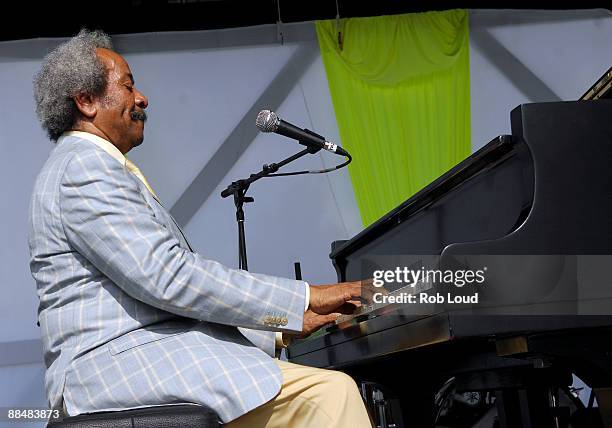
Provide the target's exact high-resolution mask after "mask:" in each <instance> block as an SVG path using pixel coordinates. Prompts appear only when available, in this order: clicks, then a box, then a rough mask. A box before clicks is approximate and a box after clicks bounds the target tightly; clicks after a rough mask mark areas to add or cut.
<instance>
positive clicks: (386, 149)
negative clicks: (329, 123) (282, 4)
mask: <svg viewBox="0 0 612 428" xmlns="http://www.w3.org/2000/svg"><path fill="white" fill-rule="evenodd" d="M316 27H317V36H318V39H319V46H320V49H321V55H322V57H323V63H324V64H325V70H326V73H327V79H328V82H329V89H330V92H331V97H332V102H333V105H334V110H335V113H336V120H337V122H338V128H339V131H340V139H341V141H342V146H344V147H345V148H346V149H348V150H349V151H350V153H351V154H352V155H353V158H354V160H353V163H352V164H351V165H350V166H349V173H350V176H351V181H352V184H353V189H354V191H355V197H356V200H357V204H358V206H359V210H360V212H361V218H362V220H363V224H364V225H365V226H368V225H369V224H371V223H373V222H374V221H376V220H377V219H378V218H380V217H381V216H382V215H384V214H385V213H386V212H388V211H390V210H391V209H393V208H395V207H396V206H397V205H399V204H400V203H401V202H403V201H404V200H406V199H407V198H408V197H410V196H411V195H413V194H414V193H416V192H417V191H418V190H420V189H421V188H423V187H424V186H425V185H427V184H428V183H430V182H431V181H433V180H434V179H435V178H437V177H438V176H440V175H441V174H442V173H444V172H445V171H447V170H448V169H450V168H451V167H452V166H454V165H456V164H457V163H458V162H460V161H461V160H463V159H464V158H465V157H467V156H468V155H469V154H470V152H471V143H470V73H469V29H468V14H467V12H466V11H465V10H451V11H444V12H427V13H415V14H406V15H394V16H380V17H373V18H350V19H343V20H341V21H340V26H339V28H337V26H336V20H328V21H318V22H317V24H316ZM338 30H340V31H341V32H342V34H343V44H342V48H340V46H339V43H338Z"/></svg>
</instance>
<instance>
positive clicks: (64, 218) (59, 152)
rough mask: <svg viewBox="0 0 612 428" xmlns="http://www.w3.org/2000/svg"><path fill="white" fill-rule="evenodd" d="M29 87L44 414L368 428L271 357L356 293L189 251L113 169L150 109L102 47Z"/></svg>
mask: <svg viewBox="0 0 612 428" xmlns="http://www.w3.org/2000/svg"><path fill="white" fill-rule="evenodd" d="M34 86H35V100H36V111H37V114H38V117H39V119H40V121H41V123H42V126H43V128H44V129H45V131H46V132H47V134H48V135H49V137H50V139H51V140H52V141H54V142H56V143H57V145H56V147H55V148H54V150H53V152H52V153H51V155H50V157H49V159H48V161H47V163H46V164H45V166H44V167H43V169H42V171H41V173H40V175H39V177H38V179H37V181H36V184H35V188H34V192H33V196H32V201H31V208H30V224H29V226H30V233H29V246H30V253H31V263H30V267H31V271H32V275H33V276H34V278H35V280H36V284H37V289H38V295H39V298H40V306H39V322H40V326H41V328H42V336H43V344H44V359H45V364H46V368H47V371H46V378H45V385H46V390H47V395H48V400H49V405H50V406H51V407H52V408H56V409H63V410H64V412H65V413H66V414H67V415H76V414H80V413H87V412H97V411H110V410H122V409H126V408H136V407H147V406H154V405H162V404H172V403H195V404H202V405H206V406H208V407H210V408H212V409H213V410H215V411H216V412H217V414H218V416H219V418H220V419H221V421H222V422H223V423H226V424H228V425H229V426H245V427H259V426H292V427H298V426H303V427H306V426H317V427H318V426H326V427H332V426H336V427H341V426H342V427H344V426H346V427H349V426H350V427H351V428H358V427H366V426H370V422H369V418H368V415H367V412H366V410H365V407H364V405H363V402H362V400H361V397H360V395H359V392H358V390H357V387H356V385H355V383H354V381H353V380H352V379H351V378H350V377H348V376H346V375H345V374H343V373H340V372H334V371H329V370H321V369H314V368H310V367H304V366H299V365H295V364H291V363H288V362H284V361H279V360H277V359H274V355H275V343H278V339H279V338H276V339H275V332H279V333H282V334H283V335H292V334H298V335H308V334H310V333H311V332H312V331H314V330H316V329H317V328H319V327H320V326H322V325H324V324H326V323H329V322H331V321H333V320H334V319H335V318H336V317H337V312H340V311H343V310H344V307H346V306H347V305H348V306H350V303H348V302H350V301H351V300H353V299H355V298H356V297H359V296H360V295H361V293H362V287H361V283H360V282H350V283H342V284H335V285H329V286H322V287H311V286H309V285H308V284H306V283H304V282H302V281H294V280H289V279H284V278H277V277H272V276H267V275H261V274H254V273H250V272H246V271H241V270H234V269H229V268H227V267H225V266H223V265H221V264H219V263H217V262H215V261H212V260H206V259H204V258H203V257H202V256H200V255H199V254H198V253H197V252H194V251H193V250H192V249H191V248H190V247H189V244H188V243H187V240H186V239H185V236H184V235H183V233H182V231H181V230H180V228H179V227H178V225H177V224H176V223H175V222H174V220H173V219H172V217H171V216H170V214H169V213H168V211H166V210H165V209H164V208H163V207H162V205H161V204H160V202H159V200H158V198H157V196H156V195H155V193H154V192H153V190H152V189H151V187H150V186H149V184H148V183H147V181H146V179H145V178H144V176H143V175H142V173H141V172H140V171H139V170H138V168H136V166H135V165H134V164H133V163H132V162H130V161H129V160H128V159H127V158H126V157H125V155H126V154H127V153H128V152H129V151H130V150H131V149H132V148H134V147H136V146H138V145H140V144H141V143H142V141H143V131H144V123H145V120H146V113H145V109H146V108H147V105H148V100H147V98H146V97H145V96H144V95H143V94H142V93H141V92H140V91H138V89H136V87H135V84H134V77H133V75H132V73H131V71H130V68H129V66H128V64H127V62H126V61H125V59H124V58H123V57H121V56H120V55H118V54H117V53H116V52H114V51H113V50H112V45H111V42H110V39H109V37H108V36H106V35H105V34H103V33H101V32H89V31H86V30H82V31H81V32H80V33H79V34H78V35H77V36H76V37H74V38H72V39H70V40H68V41H67V42H65V43H63V44H62V45H60V46H59V47H58V48H56V49H55V50H54V51H53V52H51V53H50V54H49V55H48V56H47V57H46V58H45V60H44V63H43V65H42V68H41V70H40V72H39V73H38V74H37V76H36V78H35V82H34ZM353 308H354V306H353ZM280 339H281V340H280V342H283V340H282V338H280Z"/></svg>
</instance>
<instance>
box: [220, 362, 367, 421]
mask: <svg viewBox="0 0 612 428" xmlns="http://www.w3.org/2000/svg"><path fill="white" fill-rule="evenodd" d="M277 363H278V365H279V366H280V369H281V371H282V373H283V386H282V387H281V390H280V392H279V394H278V395H277V396H276V397H274V398H273V399H272V400H271V401H269V402H267V403H266V404H263V405H262V406H260V407H258V408H256V409H254V410H252V411H250V412H249V413H247V414H245V415H242V416H241V417H239V418H238V419H235V420H233V421H232V422H230V423H228V424H226V425H224V427H228V428H260V427H261V428H263V427H266V428H273V427H274V428H276V427H291V428H294V427H295V428H302V427H304V428H306V427H308V428H310V427H314V428H334V427H346V428H366V427H367V428H371V427H372V425H371V424H370V419H369V417H368V413H367V411H366V409H365V406H364V404H363V401H362V399H361V395H360V394H359V390H358V389H357V385H356V384H355V382H354V381H353V379H351V378H350V377H349V376H347V375H345V374H344V373H342V372H337V371H333V370H324V369H316V368H312V367H306V366H301V365H298V364H292V363H288V362H286V361H281V360H278V361H277Z"/></svg>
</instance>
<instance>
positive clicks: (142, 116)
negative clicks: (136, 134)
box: [130, 110, 147, 122]
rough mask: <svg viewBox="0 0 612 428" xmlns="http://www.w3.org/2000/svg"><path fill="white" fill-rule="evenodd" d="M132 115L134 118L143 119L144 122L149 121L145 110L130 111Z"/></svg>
mask: <svg viewBox="0 0 612 428" xmlns="http://www.w3.org/2000/svg"><path fill="white" fill-rule="evenodd" d="M130 117H131V118H132V120H142V121H143V122H146V121H147V113H145V112H144V110H141V111H137V110H132V111H131V112H130Z"/></svg>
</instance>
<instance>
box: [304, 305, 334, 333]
mask: <svg viewBox="0 0 612 428" xmlns="http://www.w3.org/2000/svg"><path fill="white" fill-rule="evenodd" d="M338 316H340V314H337V313H333V314H327V315H319V314H316V313H314V312H313V311H311V310H310V309H308V310H307V311H306V312H304V324H303V326H302V333H301V334H300V335H298V337H300V338H304V337H306V336H310V335H311V334H312V333H314V332H315V331H317V330H318V329H320V328H321V327H323V326H324V325H325V324H330V323H333V322H334V321H336V318H338Z"/></svg>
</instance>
